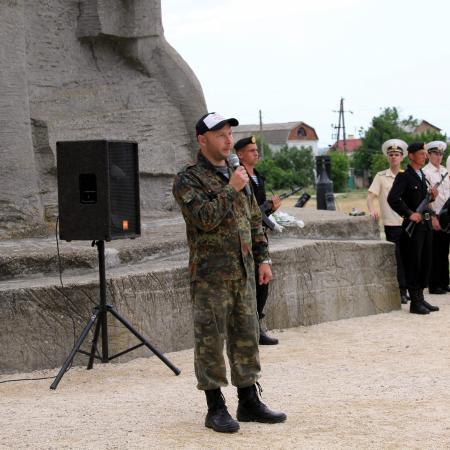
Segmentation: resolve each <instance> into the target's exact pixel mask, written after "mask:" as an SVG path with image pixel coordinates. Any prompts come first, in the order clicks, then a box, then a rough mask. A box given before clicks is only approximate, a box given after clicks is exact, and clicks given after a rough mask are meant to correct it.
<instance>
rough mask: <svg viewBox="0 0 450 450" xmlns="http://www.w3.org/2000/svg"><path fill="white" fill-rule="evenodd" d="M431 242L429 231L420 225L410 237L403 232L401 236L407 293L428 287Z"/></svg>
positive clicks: (431, 237)
mask: <svg viewBox="0 0 450 450" xmlns="http://www.w3.org/2000/svg"><path fill="white" fill-rule="evenodd" d="M432 240H433V235H432V232H431V230H430V229H428V227H425V226H423V225H421V224H419V225H417V226H416V229H415V230H414V232H413V234H412V236H411V237H409V236H408V234H407V233H406V232H405V231H403V233H402V235H401V238H400V251H401V254H402V260H403V267H404V269H405V277H406V287H407V288H408V291H411V290H422V289H424V288H426V287H427V285H428V280H429V276H430V271H431V251H432V247H431V246H432Z"/></svg>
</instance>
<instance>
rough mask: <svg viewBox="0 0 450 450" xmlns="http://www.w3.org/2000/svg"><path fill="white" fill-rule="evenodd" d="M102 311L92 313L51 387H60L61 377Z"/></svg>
mask: <svg viewBox="0 0 450 450" xmlns="http://www.w3.org/2000/svg"><path fill="white" fill-rule="evenodd" d="M99 313H100V310H95V311H94V313H93V314H92V316H91V318H90V319H89V322H88V323H87V325H86V326H85V327H84V330H83V332H82V333H81V335H80V337H79V338H78V340H77V342H76V343H75V345H74V346H73V349H72V351H71V352H70V354H69V356H68V357H67V359H66V360H65V361H64V364H63V366H62V367H61V369H60V371H59V372H58V375H57V376H56V378H55V380H54V381H53V383H52V384H51V386H50V389H56V388H57V387H58V384H59V382H60V381H61V378H62V377H63V375H64V374H65V373H66V370H67V368H68V367H69V366H70V364H71V363H72V361H73V358H74V357H75V354H76V353H77V352H78V350H79V349H80V347H81V344H82V343H83V341H84V340H85V338H86V336H87V334H88V333H89V330H90V329H91V328H92V326H93V325H94V323H95V320H96V319H97V316H98V314H99Z"/></svg>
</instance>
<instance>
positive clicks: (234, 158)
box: [228, 153, 252, 197]
mask: <svg viewBox="0 0 450 450" xmlns="http://www.w3.org/2000/svg"><path fill="white" fill-rule="evenodd" d="M228 162H229V163H230V166H231V167H232V168H233V169H236V168H238V167H239V166H240V165H241V163H240V161H239V158H238V156H237V155H235V154H234V153H232V154H231V155H230V156H229V157H228ZM243 191H244V193H245V195H246V196H247V197H251V196H252V191H251V189H250V186H249V185H248V184H246V185H245V186H244V189H243Z"/></svg>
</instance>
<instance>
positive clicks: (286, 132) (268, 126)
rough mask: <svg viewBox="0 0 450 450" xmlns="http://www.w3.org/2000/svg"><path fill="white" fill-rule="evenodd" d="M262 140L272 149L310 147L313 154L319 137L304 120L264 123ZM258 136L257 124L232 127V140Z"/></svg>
mask: <svg viewBox="0 0 450 450" xmlns="http://www.w3.org/2000/svg"><path fill="white" fill-rule="evenodd" d="M262 131H263V136H262V137H263V139H262V140H263V142H264V143H266V144H267V145H269V146H270V148H271V149H272V150H273V151H275V152H276V151H278V150H280V148H281V147H283V146H285V145H287V146H288V147H298V148H300V147H311V148H312V149H313V153H314V155H317V154H318V153H319V147H318V143H319V137H318V136H317V133H316V130H314V128H313V127H311V126H309V125H308V124H306V123H305V122H286V123H265V124H263V127H262ZM252 134H253V135H255V136H256V137H259V135H260V128H259V124H255V125H239V126H238V127H236V128H233V136H234V140H235V141H238V140H239V139H241V138H244V137H248V136H251V135H252Z"/></svg>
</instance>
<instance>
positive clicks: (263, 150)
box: [256, 136, 273, 159]
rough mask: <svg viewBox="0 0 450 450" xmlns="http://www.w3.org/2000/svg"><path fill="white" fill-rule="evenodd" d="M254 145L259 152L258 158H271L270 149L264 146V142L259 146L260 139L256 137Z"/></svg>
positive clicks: (266, 145)
mask: <svg viewBox="0 0 450 450" xmlns="http://www.w3.org/2000/svg"><path fill="white" fill-rule="evenodd" d="M256 145H257V147H258V151H259V156H260V157H261V158H262V159H265V158H269V159H270V158H272V157H273V154H272V149H271V148H270V146H269V145H268V144H266V143H265V142H264V141H263V143H262V146H261V138H260V137H259V136H256Z"/></svg>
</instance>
